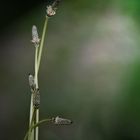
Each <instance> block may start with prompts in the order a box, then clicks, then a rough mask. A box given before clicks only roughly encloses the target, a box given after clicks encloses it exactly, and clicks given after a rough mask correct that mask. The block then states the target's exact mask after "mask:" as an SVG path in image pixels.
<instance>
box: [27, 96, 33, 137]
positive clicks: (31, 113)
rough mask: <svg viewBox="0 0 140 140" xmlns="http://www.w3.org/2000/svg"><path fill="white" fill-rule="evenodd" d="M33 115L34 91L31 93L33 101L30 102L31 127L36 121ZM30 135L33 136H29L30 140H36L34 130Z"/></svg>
mask: <svg viewBox="0 0 140 140" xmlns="http://www.w3.org/2000/svg"><path fill="white" fill-rule="evenodd" d="M33 115H34V107H33V93H32V94H31V102H30V121H29V128H30V127H31V125H32V123H33V124H34V121H33V120H32V118H33ZM32 121H33V122H32ZM30 136H31V138H29V137H28V140H34V131H32V134H31V135H30Z"/></svg>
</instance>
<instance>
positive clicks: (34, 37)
mask: <svg viewBox="0 0 140 140" xmlns="http://www.w3.org/2000/svg"><path fill="white" fill-rule="evenodd" d="M31 41H32V43H34V44H35V46H39V42H40V39H39V37H38V32H37V27H36V26H35V25H33V27H32V40H31Z"/></svg>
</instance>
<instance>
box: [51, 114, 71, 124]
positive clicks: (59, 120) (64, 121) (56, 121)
mask: <svg viewBox="0 0 140 140" xmlns="http://www.w3.org/2000/svg"><path fill="white" fill-rule="evenodd" d="M53 122H54V124H55V125H70V124H72V121H71V120H69V119H65V118H60V117H59V116H57V117H55V118H53Z"/></svg>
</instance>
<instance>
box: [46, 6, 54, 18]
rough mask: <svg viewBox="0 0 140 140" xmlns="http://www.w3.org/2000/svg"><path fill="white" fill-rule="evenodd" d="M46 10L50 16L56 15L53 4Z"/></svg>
mask: <svg viewBox="0 0 140 140" xmlns="http://www.w3.org/2000/svg"><path fill="white" fill-rule="evenodd" d="M46 12H47V16H48V17H51V16H54V15H55V14H56V12H55V10H54V9H53V8H52V6H51V5H49V6H47V10H46Z"/></svg>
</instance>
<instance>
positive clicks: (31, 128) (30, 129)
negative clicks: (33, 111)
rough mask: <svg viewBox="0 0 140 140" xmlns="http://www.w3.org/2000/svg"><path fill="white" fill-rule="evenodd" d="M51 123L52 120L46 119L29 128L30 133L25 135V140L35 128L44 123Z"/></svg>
mask: <svg viewBox="0 0 140 140" xmlns="http://www.w3.org/2000/svg"><path fill="white" fill-rule="evenodd" d="M50 121H52V119H44V120H41V121H39V122H38V123H36V124H35V125H32V126H31V127H30V128H29V130H28V132H27V133H26V135H25V137H24V140H26V139H27V137H28V136H29V135H30V132H31V131H33V129H34V128H36V127H38V126H39V125H41V124H42V123H44V122H50Z"/></svg>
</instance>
